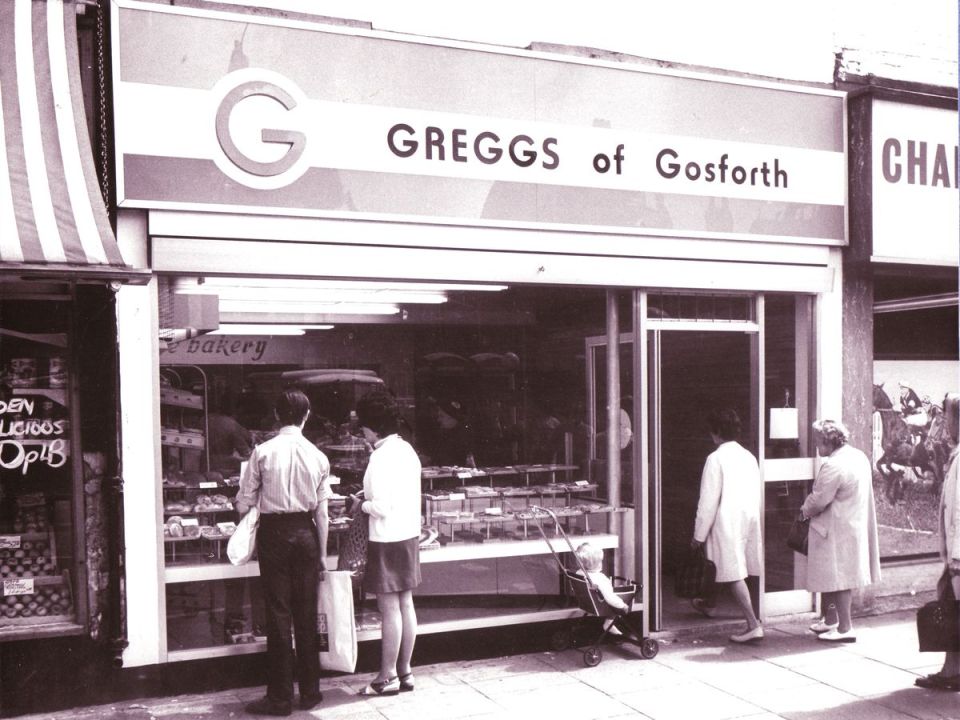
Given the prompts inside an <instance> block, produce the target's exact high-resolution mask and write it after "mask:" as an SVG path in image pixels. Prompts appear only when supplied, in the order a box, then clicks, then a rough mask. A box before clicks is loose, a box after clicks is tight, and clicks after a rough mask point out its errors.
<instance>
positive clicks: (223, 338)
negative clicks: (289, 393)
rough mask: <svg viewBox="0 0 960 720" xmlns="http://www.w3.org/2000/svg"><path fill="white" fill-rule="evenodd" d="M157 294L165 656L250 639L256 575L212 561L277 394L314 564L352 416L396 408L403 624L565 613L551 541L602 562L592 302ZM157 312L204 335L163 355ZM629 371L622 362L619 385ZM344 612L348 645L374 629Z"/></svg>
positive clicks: (296, 289) (168, 339)
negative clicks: (204, 318) (302, 456)
mask: <svg viewBox="0 0 960 720" xmlns="http://www.w3.org/2000/svg"><path fill="white" fill-rule="evenodd" d="M159 284H160V288H159V292H160V300H161V302H160V311H161V313H160V314H161V317H160V321H161V322H160V324H161V327H162V342H161V346H160V358H159V362H160V377H159V395H160V419H161V426H162V427H161V437H160V446H161V458H162V472H161V475H162V483H163V487H162V497H163V503H164V510H163V515H164V522H163V527H162V528H158V535H162V537H163V547H164V553H165V560H166V562H165V564H166V572H165V577H166V607H167V618H166V630H167V647H168V649H169V650H170V652H171V653H176V652H177V651H184V653H186V654H185V655H184V657H186V656H188V655H189V656H190V657H194V656H196V655H195V653H196V651H197V649H199V648H204V647H208V646H220V645H230V644H240V643H246V642H249V641H252V642H261V641H262V640H263V637H262V622H261V619H260V618H261V616H262V612H261V610H260V609H259V608H260V600H259V588H258V581H257V579H256V574H257V571H256V566H255V565H252V566H249V567H242V568H234V567H232V566H229V564H228V563H227V561H226V554H225V547H226V543H227V541H228V538H229V535H230V533H231V532H232V529H233V527H234V526H235V523H236V522H237V520H238V517H237V513H236V510H235V508H234V505H233V503H234V498H235V495H236V492H237V488H238V485H239V482H240V476H241V466H242V463H243V462H244V461H245V459H246V456H247V454H248V453H249V451H250V448H252V447H253V446H254V445H255V444H257V443H260V442H263V441H264V440H266V439H268V438H270V437H272V435H273V433H274V432H275V431H276V427H275V418H274V416H273V414H272V407H273V403H274V401H275V399H276V397H277V395H278V393H279V391H280V390H282V389H284V388H286V387H291V386H293V387H298V388H300V389H302V390H303V391H304V392H305V393H306V394H307V395H308V397H309V398H310V401H311V405H312V410H313V412H312V414H311V417H310V419H309V421H308V423H307V425H306V426H305V428H304V434H305V435H306V436H307V437H308V438H309V439H310V440H311V441H313V442H314V443H315V444H316V445H317V446H318V447H319V448H320V449H321V450H323V452H324V453H325V454H327V456H328V457H329V459H330V461H331V465H332V468H333V473H334V475H335V477H336V482H337V484H336V485H335V487H334V489H335V491H336V492H337V497H336V498H335V499H334V500H333V501H332V502H331V504H330V513H331V518H332V523H331V531H330V539H329V543H328V547H329V552H330V553H331V554H332V555H337V554H338V552H339V547H340V542H341V538H343V537H344V534H345V532H346V530H347V529H348V527H349V522H350V521H349V519H348V518H347V517H346V516H345V512H344V511H345V506H346V497H347V496H348V494H349V493H350V492H352V491H356V490H357V489H359V487H360V486H361V484H362V480H363V473H364V469H365V466H366V462H367V458H368V456H369V452H370V447H369V446H368V445H367V443H366V442H365V440H364V438H363V436H362V433H361V432H360V429H359V427H358V424H357V418H356V414H355V412H354V410H355V408H356V404H357V400H358V399H359V398H360V397H362V396H363V395H364V394H365V393H367V392H369V391H370V390H371V389H372V388H382V389H386V390H388V391H389V392H391V393H392V394H393V395H394V396H395V397H396V398H397V400H398V404H399V406H400V408H401V415H402V417H401V423H402V427H401V433H402V434H404V435H405V436H406V437H407V439H408V440H410V442H411V443H412V444H413V446H414V448H415V449H416V450H417V452H418V454H419V455H420V459H421V463H422V465H423V478H422V511H423V535H422V552H421V562H422V563H423V577H424V583H423V585H422V587H421V588H419V589H418V591H417V607H418V614H419V616H420V620H421V623H424V624H429V623H431V622H447V621H454V622H455V621H457V620H469V621H471V622H475V621H476V619H477V618H482V617H488V616H489V617H490V618H491V620H490V622H491V623H493V624H496V623H497V622H498V620H497V619H496V618H498V617H501V616H503V615H504V614H523V613H530V612H550V611H558V612H561V613H563V612H567V613H569V612H570V608H572V607H573V606H574V604H573V601H572V599H571V598H569V597H568V596H567V594H566V593H565V592H563V589H562V587H561V583H560V581H559V574H558V566H557V562H556V559H555V557H554V555H553V552H552V551H554V550H556V551H557V552H559V553H560V554H561V555H563V554H565V553H567V552H568V547H567V546H566V545H565V543H563V542H562V540H561V536H562V535H564V534H566V535H567V536H568V537H569V538H570V539H571V542H572V543H573V544H574V546H575V545H576V544H577V543H579V542H581V541H583V540H584V539H585V538H591V539H592V541H594V542H596V543H597V544H599V545H600V547H601V548H602V549H606V550H612V549H613V548H615V547H617V546H618V544H619V543H620V541H621V540H620V538H619V537H618V535H617V534H616V528H617V527H618V524H617V523H616V522H615V521H614V516H619V514H621V513H623V512H626V511H627V510H625V508H624V507H623V503H619V506H614V505H613V504H612V503H611V500H610V492H609V489H608V487H607V479H606V477H605V476H596V475H594V474H593V473H592V469H591V459H592V457H593V456H592V455H591V451H592V447H593V446H594V444H595V442H596V438H595V434H596V433H595V431H594V430H593V429H592V428H591V426H590V424H589V418H590V413H589V412H588V408H589V402H588V397H587V385H588V372H587V365H588V362H587V357H586V355H585V348H586V339H587V338H591V337H597V336H602V335H604V334H605V332H606V327H605V322H606V311H607V310H606V291H604V290H602V289H594V290H591V289H567V288H564V289H553V288H527V287H506V286H502V285H497V286H469V285H459V286H458V285H441V284H438V283H408V284H403V283H374V282H354V283H351V282H345V281H333V280H331V281H309V280H282V279H276V280H273V279H259V280H254V279H250V280H249V281H247V280H244V279H243V278H205V279H198V278H189V277H178V278H161V281H160V283H159ZM177 295H184V296H186V295H195V296H196V295H202V296H205V297H206V298H207V299H206V300H204V301H202V303H198V302H195V303H194V305H198V304H203V305H205V307H206V308H207V309H209V307H210V305H211V301H210V297H211V296H215V297H214V301H215V306H217V308H218V312H219V318H220V323H219V325H220V327H219V329H218V330H217V331H215V332H212V333H207V334H203V335H200V336H199V337H194V338H187V339H182V340H177V338H184V336H185V335H186V334H187V333H185V332H183V331H181V330H178V322H181V320H180V318H182V315H180V314H178V313H179V311H178V308H182V307H185V306H189V305H190V303H183V302H182V301H181V300H178V298H177V297H176V296H177ZM628 318H629V316H628ZM265 321H266V326H265V325H264V323H265ZM241 325H242V327H240V326H241ZM254 325H259V327H254ZM194 326H196V325H194ZM235 333H240V334H235ZM630 367H631V364H630V361H629V353H627V355H626V356H625V357H624V360H623V361H622V362H621V369H624V368H626V369H629V368H630ZM630 385H631V381H630V378H629V377H627V380H626V381H625V382H624V383H623V387H624V388H629V387H630ZM596 387H599V388H602V387H603V386H602V385H597V386H596ZM627 392H629V391H627ZM598 402H602V403H604V404H605V402H606V400H605V398H602V399H599V400H598ZM535 508H542V509H545V510H548V511H549V513H553V516H551V515H550V514H549V513H547V512H544V511H543V510H540V511H538V510H536V509H535ZM548 540H549V541H550V542H549V543H548ZM328 565H333V566H335V565H336V559H335V558H331V559H330V560H329V561H328ZM357 611H358V616H357V617H358V627H359V628H360V630H361V637H363V634H362V633H363V632H364V631H367V630H375V629H376V628H377V623H378V616H377V613H376V604H375V602H374V601H372V600H370V599H366V600H363V601H360V602H359V605H358V608H357ZM218 652H221V653H222V652H224V650H223V649H221V650H219V651H218ZM227 652H229V651H227ZM190 653H193V654H192V655H191V654H190Z"/></svg>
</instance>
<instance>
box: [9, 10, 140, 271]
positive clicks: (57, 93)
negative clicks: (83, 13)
mask: <svg viewBox="0 0 960 720" xmlns="http://www.w3.org/2000/svg"><path fill="white" fill-rule="evenodd" d="M0 107H2V109H3V112H2V114H0V140H2V141H0V270H11V269H17V270H21V271H29V270H31V269H32V270H41V271H43V270H45V271H51V270H65V271H68V272H70V273H75V274H78V275H83V274H94V275H100V274H103V275H106V276H123V275H125V274H126V273H127V272H129V271H130V268H129V267H128V266H127V264H126V263H125V262H124V259H123V257H122V256H121V254H120V248H119V247H118V246H117V241H116V238H115V237H114V234H113V231H112V229H111V227H110V223H109V220H108V218H107V213H106V209H105V207H104V203H103V199H102V196H101V195H100V191H99V189H98V186H97V176H96V171H95V169H94V165H93V156H92V153H91V149H90V141H89V138H88V135H87V125H86V120H85V117H84V112H83V97H82V94H81V87H80V70H79V60H78V53H77V31H76V8H75V5H74V2H73V0H0Z"/></svg>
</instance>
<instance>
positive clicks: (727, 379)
mask: <svg viewBox="0 0 960 720" xmlns="http://www.w3.org/2000/svg"><path fill="white" fill-rule="evenodd" d="M647 354H648V363H647V367H648V376H649V377H648V388H649V390H648V396H649V406H648V408H649V423H648V427H649V429H650V440H649V443H650V453H649V473H650V478H651V483H650V493H651V501H650V507H651V510H652V512H653V517H652V520H653V522H652V523H651V524H650V530H651V537H650V542H651V547H652V549H653V552H652V553H651V560H652V562H653V572H652V573H651V580H652V581H653V584H654V588H653V592H652V593H651V599H650V604H651V610H652V614H651V621H652V623H653V627H654V628H655V629H661V630H663V629H675V628H678V627H684V626H689V625H690V624H691V621H692V620H696V619H697V617H696V616H695V614H694V613H692V609H691V607H690V605H689V603H688V601H686V600H681V599H678V598H676V596H675V595H674V593H673V585H674V576H675V574H676V571H677V568H678V566H679V565H680V564H681V563H682V562H683V560H684V559H685V558H686V555H687V553H688V549H689V545H690V539H691V538H692V537H693V526H694V520H695V518H696V514H697V502H698V499H699V496H700V476H701V473H702V470H703V464H704V460H705V459H706V457H707V455H709V454H710V453H711V452H713V450H714V449H715V446H714V444H713V442H712V440H711V439H710V435H709V432H708V430H707V425H706V417H707V414H708V413H709V412H710V411H711V410H715V409H716V410H719V409H723V408H730V409H733V410H735V411H736V413H737V414H738V415H739V416H740V418H741V421H742V422H743V435H742V438H741V444H742V445H743V446H744V447H746V448H747V449H748V450H749V451H750V452H752V453H753V454H754V455H756V454H757V438H758V431H757V427H758V418H757V415H758V413H757V408H758V403H757V382H756V380H757V377H758V375H759V373H758V372H757V367H758V353H757V334H756V329H755V327H749V326H745V327H744V329H743V330H741V331H735V332H731V331H725V329H724V328H723V326H718V325H715V326H711V329H709V330H707V329H703V330H688V331H671V330H663V329H654V330H649V331H648V332H647ZM748 585H750V587H751V592H752V594H753V595H754V604H755V605H757V606H758V594H759V578H752V579H751V580H748ZM720 600H721V603H724V602H727V598H725V597H723V594H721V598H720ZM731 604H732V601H731ZM719 610H720V614H721V615H723V616H726V615H732V616H736V609H735V608H733V607H730V608H727V607H726V606H724V605H723V604H721V606H720V607H719Z"/></svg>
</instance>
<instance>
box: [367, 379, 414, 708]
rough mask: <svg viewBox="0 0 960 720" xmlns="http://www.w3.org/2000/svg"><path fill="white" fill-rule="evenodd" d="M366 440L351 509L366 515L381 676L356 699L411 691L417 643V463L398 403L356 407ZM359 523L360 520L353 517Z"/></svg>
mask: <svg viewBox="0 0 960 720" xmlns="http://www.w3.org/2000/svg"><path fill="white" fill-rule="evenodd" d="M357 415H358V416H359V419H360V425H361V427H362V428H363V432H364V437H366V439H367V440H368V441H369V442H370V443H371V444H373V447H374V450H373V453H372V454H371V455H370V462H369V463H368V464H367V470H366V473H365V474H364V476H363V494H364V497H365V498H366V499H364V500H362V501H361V500H360V499H355V501H354V509H357V508H359V510H360V511H361V512H362V513H365V514H366V515H368V516H369V517H368V522H369V530H370V537H369V541H368V542H367V567H366V575H365V577H364V581H363V588H364V590H365V591H368V592H371V593H375V594H376V596H377V606H378V607H379V609H380V615H381V616H382V619H383V629H382V641H381V642H382V646H381V649H380V672H379V673H378V674H377V677H376V678H374V679H373V681H372V682H371V683H370V684H369V685H367V686H366V687H364V688H362V689H361V690H360V693H359V694H360V695H396V694H397V693H399V692H401V691H411V690H413V671H412V669H411V667H410V660H411V658H412V657H413V646H414V643H415V642H416V639H417V613H416V610H415V609H414V607H413V590H414V588H416V587H417V586H418V585H419V584H420V474H421V467H420V458H419V457H417V453H416V451H414V449H413V448H412V447H411V446H410V443H408V442H407V441H406V440H404V439H403V438H401V437H400V435H399V434H398V428H399V423H398V413H397V408H396V401H395V400H394V399H393V397H392V396H390V395H389V394H388V393H386V392H383V391H374V392H371V393H369V394H367V395H365V396H364V397H363V398H362V399H361V400H360V402H359V403H357ZM357 521H358V522H362V521H363V517H359V516H358V517H357Z"/></svg>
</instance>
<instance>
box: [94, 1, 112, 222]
mask: <svg viewBox="0 0 960 720" xmlns="http://www.w3.org/2000/svg"><path fill="white" fill-rule="evenodd" d="M105 12H106V11H105V10H104V2H103V0H100V2H98V3H97V100H98V101H99V115H98V121H99V130H100V148H99V151H100V152H99V156H100V193H101V194H102V195H103V205H104V207H105V208H107V210H108V211H109V209H110V137H109V128H108V127H107V70H106V64H107V63H106V20H105V19H104V13H105Z"/></svg>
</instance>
